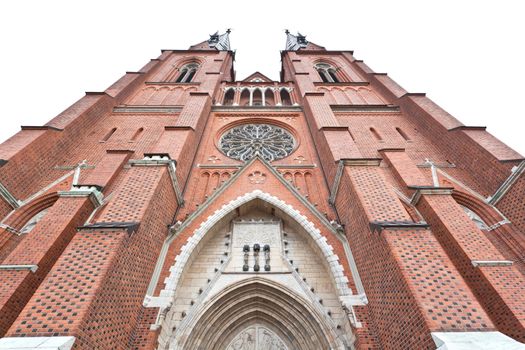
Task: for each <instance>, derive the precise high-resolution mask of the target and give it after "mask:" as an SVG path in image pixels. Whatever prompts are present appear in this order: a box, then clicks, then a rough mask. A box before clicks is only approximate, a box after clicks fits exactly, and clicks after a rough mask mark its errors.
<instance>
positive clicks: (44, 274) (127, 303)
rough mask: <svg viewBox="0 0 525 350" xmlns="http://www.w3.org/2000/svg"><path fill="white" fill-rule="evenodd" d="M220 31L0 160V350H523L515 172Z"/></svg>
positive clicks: (443, 124)
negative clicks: (258, 65) (237, 57)
mask: <svg viewBox="0 0 525 350" xmlns="http://www.w3.org/2000/svg"><path fill="white" fill-rule="evenodd" d="M229 34H230V33H229V31H227V32H226V33H224V34H219V33H216V34H214V35H211V36H210V39H209V40H206V41H204V42H202V43H199V44H196V45H193V46H191V47H190V48H189V49H188V50H163V51H162V54H161V55H160V56H159V57H158V58H155V59H152V60H150V61H149V62H148V63H147V64H146V65H145V66H144V67H143V68H141V69H140V70H139V71H137V72H127V73H126V74H125V75H124V76H123V77H122V78H120V79H119V80H118V81H117V82H115V83H114V84H113V85H112V86H110V87H109V88H108V89H107V90H105V91H103V92H88V93H86V95H85V96H84V97H83V98H81V99H80V100H79V101H77V102H75V103H74V104H73V105H72V106H71V107H69V108H68V109H66V110H65V111H64V112H62V113H61V114H59V115H58V116H57V117H55V118H54V119H52V120H51V121H49V122H48V123H47V124H46V125H43V126H22V130H21V131H20V132H19V133H17V134H16V135H14V136H13V137H11V138H10V139H9V140H7V141H6V142H4V143H3V144H2V145H0V219H1V221H0V286H1V288H0V336H1V337H2V338H1V339H0V349H47V350H50V349H62V350H63V349H191V350H193V349H206V350H208V349H211V350H214V349H217V350H219V349H221V350H222V349H227V350H234V349H243V350H263V349H264V350H277V349H279V350H284V349H287V350H295V349H299V350H303V349H304V350H306V349H308V350H320V349H525V344H523V342H525V293H524V292H523V291H524V290H525V236H524V232H525V207H524V205H523V197H524V190H525V177H524V176H523V173H524V172H525V162H524V159H523V157H522V156H521V155H520V154H518V153H517V152H515V151H513V150H512V149H510V148H509V147H507V146H506V145H504V144H503V143H501V142H500V141H499V140H497V139H496V138H495V137H493V136H492V135H490V134H489V133H487V132H486V131H485V128H484V127H479V126H465V125H463V124H461V123H460V122H459V121H458V120H457V119H455V118H454V117H453V116H451V115H450V114H448V113H447V112H446V111H444V110H443V109H441V108H440V107H439V106H438V105H436V104H435V103H434V102H433V101H431V100H430V99H428V98H427V97H426V96H425V94H423V93H409V92H407V91H405V90H404V89H403V88H402V87H401V86H399V85H398V84H396V83H395V82H394V81H393V80H392V79H391V78H390V77H389V76H388V75H387V74H385V73H376V72H374V71H373V70H372V69H371V68H369V67H368V66H367V65H366V64H365V63H364V62H363V61H361V60H357V59H355V58H354V56H353V52H352V51H330V50H327V49H325V48H324V47H322V46H319V45H316V44H314V43H312V42H309V41H308V40H307V39H306V37H305V36H303V35H300V34H299V35H293V34H291V33H289V32H287V33H286V37H287V38H286V49H285V50H284V51H282V52H281V62H282V69H281V73H280V81H273V80H271V79H268V78H267V77H266V76H265V75H263V74H261V73H259V72H256V73H253V74H252V75H250V76H249V77H247V78H245V79H243V80H237V79H236V77H235V71H234V67H233V60H234V53H233V52H232V51H231V49H230V42H229Z"/></svg>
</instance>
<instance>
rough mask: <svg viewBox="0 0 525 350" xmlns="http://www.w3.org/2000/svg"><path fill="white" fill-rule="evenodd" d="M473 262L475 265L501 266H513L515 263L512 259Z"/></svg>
mask: <svg viewBox="0 0 525 350" xmlns="http://www.w3.org/2000/svg"><path fill="white" fill-rule="evenodd" d="M471 263H472V266H474V267H499V266H512V264H514V262H512V261H510V260H472V261H471Z"/></svg>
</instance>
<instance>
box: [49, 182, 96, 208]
mask: <svg viewBox="0 0 525 350" xmlns="http://www.w3.org/2000/svg"><path fill="white" fill-rule="evenodd" d="M58 195H59V196H60V197H89V199H90V200H91V202H93V205H94V206H95V207H99V206H101V205H102V204H104V195H103V194H102V192H100V189H99V188H98V187H97V186H72V188H71V189H70V190H69V191H59V192H58Z"/></svg>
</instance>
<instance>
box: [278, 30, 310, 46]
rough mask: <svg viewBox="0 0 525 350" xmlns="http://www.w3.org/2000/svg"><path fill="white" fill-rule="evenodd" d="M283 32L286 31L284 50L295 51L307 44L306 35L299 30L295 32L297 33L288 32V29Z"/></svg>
mask: <svg viewBox="0 0 525 350" xmlns="http://www.w3.org/2000/svg"><path fill="white" fill-rule="evenodd" d="M284 32H285V33H286V49H285V50H288V51H296V50H299V49H302V48H304V47H306V45H308V41H307V40H306V35H302V34H301V33H299V32H297V35H293V34H291V33H290V31H289V30H288V29H285V31H284Z"/></svg>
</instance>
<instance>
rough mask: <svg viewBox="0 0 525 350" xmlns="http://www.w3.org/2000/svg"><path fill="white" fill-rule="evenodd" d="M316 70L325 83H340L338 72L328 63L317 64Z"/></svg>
mask: <svg viewBox="0 0 525 350" xmlns="http://www.w3.org/2000/svg"><path fill="white" fill-rule="evenodd" d="M314 68H315V69H316V70H317V72H318V73H319V76H320V77H321V80H322V81H323V82H325V83H339V81H340V79H339V78H338V77H337V70H336V69H335V68H334V67H332V66H331V65H329V64H328V63H317V64H316V65H315V66H314Z"/></svg>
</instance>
